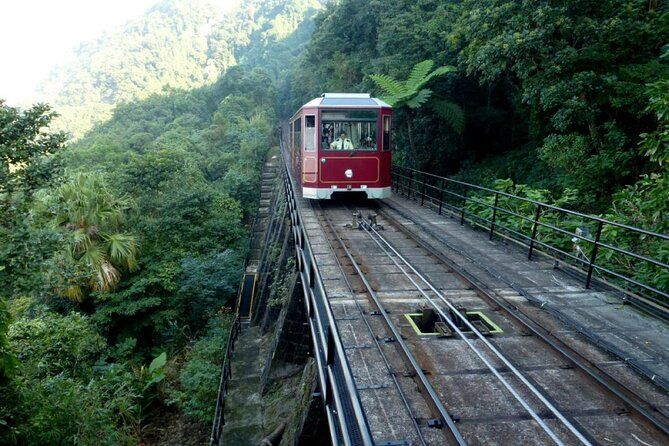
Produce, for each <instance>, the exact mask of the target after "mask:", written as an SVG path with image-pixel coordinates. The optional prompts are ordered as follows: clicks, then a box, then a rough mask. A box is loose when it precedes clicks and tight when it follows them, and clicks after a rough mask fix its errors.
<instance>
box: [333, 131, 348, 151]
mask: <svg viewBox="0 0 669 446" xmlns="http://www.w3.org/2000/svg"><path fill="white" fill-rule="evenodd" d="M330 149H332V150H353V143H352V142H351V140H350V139H348V135H346V132H341V133H340V134H339V138H337V139H336V140H335V141H333V142H332V144H330Z"/></svg>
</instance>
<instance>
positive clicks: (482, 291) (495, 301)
mask: <svg viewBox="0 0 669 446" xmlns="http://www.w3.org/2000/svg"><path fill="white" fill-rule="evenodd" d="M384 206H385V207H389V208H390V209H392V210H393V211H395V212H397V213H398V214H400V215H402V216H403V217H405V218H409V216H408V215H407V214H406V213H405V212H403V211H402V210H400V209H398V208H396V207H394V206H391V205H389V204H388V203H384ZM376 211H377V212H380V214H381V215H383V216H385V217H386V218H387V219H388V220H389V221H390V220H392V219H393V218H392V217H391V216H389V215H388V214H387V213H386V212H385V211H383V210H381V209H376ZM413 222H414V223H415V224H416V225H418V227H421V226H422V223H421V222H419V221H417V220H416V217H415V216H414V217H413ZM397 229H398V230H400V231H401V232H402V233H404V234H405V235H407V236H408V237H409V238H410V239H411V240H413V241H415V242H416V243H418V244H419V246H421V247H423V248H424V249H425V250H427V251H429V252H430V253H431V254H432V255H434V256H435V257H436V258H437V259H439V260H441V261H443V262H444V263H445V264H446V265H447V266H448V267H449V268H450V269H451V271H452V272H453V273H454V274H456V275H457V276H459V277H460V278H461V279H462V280H464V281H465V283H467V285H469V286H471V287H472V288H474V290H475V291H476V292H477V294H478V295H479V296H480V297H482V298H483V299H484V300H486V301H487V302H488V303H489V304H490V305H493V306H498V307H500V308H501V309H502V310H504V311H505V313H506V314H507V315H509V316H510V317H511V318H513V319H514V320H515V321H516V322H518V323H519V324H520V325H521V326H522V327H524V328H525V329H527V330H529V332H530V333H532V334H533V335H536V336H537V337H539V339H541V340H542V341H543V342H545V343H546V344H547V345H548V346H549V347H551V348H552V349H554V350H555V351H556V352H558V353H560V354H561V355H563V356H564V357H565V358H566V359H567V360H568V361H569V362H571V363H572V364H574V365H576V366H577V367H578V368H579V369H580V370H581V371H583V372H584V373H586V374H587V375H589V376H590V377H592V378H593V379H594V380H596V381H597V382H598V383H599V384H600V385H602V386H603V387H604V389H605V390H606V391H608V392H610V393H612V394H613V395H615V396H616V397H618V398H619V399H620V400H621V401H622V402H624V403H625V404H627V405H628V406H629V407H631V408H632V409H634V410H635V411H636V412H637V413H638V414H640V415H641V416H642V417H643V418H645V419H646V420H648V421H649V422H650V423H651V424H653V425H654V426H655V427H657V428H658V429H659V430H661V431H662V432H663V433H664V434H665V435H669V423H667V421H663V420H667V418H668V417H667V416H665V415H664V414H662V413H661V412H658V411H657V409H655V408H654V406H653V405H652V404H651V403H649V402H648V401H646V400H644V398H642V397H641V396H639V395H638V394H637V393H636V392H634V391H633V390H631V389H629V388H628V387H627V386H625V385H624V384H621V383H620V382H618V381H617V380H616V379H615V378H613V377H612V376H611V375H609V374H608V373H607V372H606V371H605V370H602V369H601V368H599V367H598V366H597V365H596V364H594V363H592V361H590V360H589V359H588V358H586V357H585V356H583V354H581V353H580V352H578V351H576V350H574V349H573V348H571V347H569V346H568V345H566V344H565V343H564V341H562V340H560V339H559V338H556V337H555V336H554V335H553V334H551V333H550V332H549V331H547V330H546V329H545V328H543V327H542V326H541V325H539V324H538V323H537V322H535V321H534V320H533V319H532V318H531V317H530V316H528V315H527V314H526V313H525V312H523V311H522V310H521V309H519V308H518V307H517V306H516V305H515V304H513V303H511V302H509V301H508V300H507V299H506V298H504V297H503V296H500V295H499V294H497V293H495V295H493V294H492V293H493V292H492V291H488V290H487V287H485V288H484V286H483V285H481V284H480V283H477V282H478V280H476V279H475V278H474V277H473V276H472V274H471V273H469V272H468V271H467V270H465V269H464V268H463V267H461V266H459V265H457V264H456V263H455V262H454V261H453V260H451V259H449V258H448V257H446V256H445V255H443V254H441V253H439V252H434V250H433V249H432V248H431V247H429V246H428V245H427V243H426V242H425V241H423V240H421V239H420V238H418V237H417V236H416V235H415V234H413V233H412V232H411V231H410V230H409V229H407V228H405V227H404V226H401V225H398V226H397ZM422 229H423V230H426V231H427V233H428V234H429V235H430V236H431V237H434V238H435V239H437V240H439V241H440V242H441V243H443V244H444V245H445V246H446V247H447V248H448V249H450V250H452V251H453V252H456V253H457V254H459V255H462V256H463V257H465V258H467V259H468V260H469V261H471V262H472V263H473V264H475V265H477V266H478V267H479V268H481V269H482V270H483V271H485V272H486V273H488V274H490V276H491V277H494V278H495V279H497V280H500V281H501V282H503V283H506V284H507V285H508V286H509V287H510V288H511V289H513V290H514V291H516V292H518V294H520V295H521V296H524V297H525V298H526V299H527V300H528V301H529V302H532V303H535V304H538V305H541V308H542V309H544V310H547V311H549V314H551V315H553V316H554V317H556V318H558V319H560V320H563V319H564V315H561V314H559V313H558V314H556V313H555V312H554V311H552V310H551V309H550V306H546V305H544V304H545V302H542V301H540V300H538V299H537V298H536V297H534V296H532V295H531V294H529V293H528V292H527V291H525V289H523V288H522V287H521V286H519V285H517V284H516V283H514V282H513V281H510V280H508V279H507V278H506V277H505V276H504V275H502V274H500V273H499V272H498V271H496V270H494V269H493V268H491V267H490V266H488V265H485V264H483V263H481V262H480V261H478V260H477V259H475V258H474V257H472V256H471V255H469V254H468V253H466V252H463V251H461V250H459V249H457V248H456V247H454V246H453V245H452V244H451V243H449V242H448V241H446V240H443V239H442V238H441V237H439V236H438V235H436V234H434V233H433V232H432V231H430V230H429V229H427V228H422ZM567 323H572V324H573V321H571V322H569V321H568V322H567ZM575 327H576V329H577V330H578V331H579V332H580V333H582V334H584V335H586V336H587V337H588V338H589V339H590V340H591V341H592V342H594V343H596V344H597V345H601V341H598V340H597V339H592V338H591V337H590V336H588V333H587V332H584V330H583V328H579V327H578V326H577V325H575ZM604 348H605V349H606V350H607V351H609V352H610V353H612V354H614V355H616V356H618V357H619V358H621V359H623V360H624V361H625V362H626V363H627V364H629V365H630V366H632V367H634V368H636V369H637V370H638V371H639V372H641V373H643V374H645V375H646V376H648V377H649V379H650V378H651V376H652V374H649V372H648V371H647V370H640V369H639V365H638V364H636V363H634V362H631V361H630V359H629V358H627V359H625V357H624V355H623V354H622V353H621V352H616V351H613V350H611V348H610V347H607V346H604ZM651 380H652V379H651ZM658 386H660V387H662V388H663V389H664V390H667V386H666V385H661V384H660V383H658ZM658 415H659V416H661V417H662V418H663V419H660V418H658Z"/></svg>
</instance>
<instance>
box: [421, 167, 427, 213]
mask: <svg viewBox="0 0 669 446" xmlns="http://www.w3.org/2000/svg"><path fill="white" fill-rule="evenodd" d="M426 187H427V179H426V177H425V173H423V190H422V191H421V194H420V205H421V206H422V205H423V204H424V203H425V188H426Z"/></svg>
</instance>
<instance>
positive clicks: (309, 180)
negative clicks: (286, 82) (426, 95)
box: [288, 93, 393, 199]
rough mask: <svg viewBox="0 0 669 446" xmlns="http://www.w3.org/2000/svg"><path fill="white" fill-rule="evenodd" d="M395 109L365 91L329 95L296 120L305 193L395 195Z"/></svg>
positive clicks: (296, 163)
mask: <svg viewBox="0 0 669 446" xmlns="http://www.w3.org/2000/svg"><path fill="white" fill-rule="evenodd" d="M392 115H393V110H392V108H391V107H390V105H388V104H386V103H385V102H383V101H381V100H379V99H377V98H372V97H371V96H370V95H369V94H360V93H325V94H323V95H322V96H321V97H320V98H316V99H313V100H312V101H309V102H308V103H306V104H304V105H303V106H302V108H300V109H299V110H298V111H297V113H295V115H293V117H292V118H291V119H290V140H289V141H288V142H289V147H290V151H291V153H290V156H291V161H292V166H291V167H292V169H293V173H294V176H295V178H296V179H298V181H299V182H300V185H301V187H302V196H303V197H304V198H311V199H330V198H332V194H334V193H339V192H344V193H347V192H364V193H365V194H367V198H385V197H389V196H390V182H391V150H390V149H391V144H392V141H391V131H390V130H391V126H392Z"/></svg>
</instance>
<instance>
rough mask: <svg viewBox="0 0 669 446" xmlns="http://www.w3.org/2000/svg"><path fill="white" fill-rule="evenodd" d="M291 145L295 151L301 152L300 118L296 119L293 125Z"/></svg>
mask: <svg viewBox="0 0 669 446" xmlns="http://www.w3.org/2000/svg"><path fill="white" fill-rule="evenodd" d="M293 144H295V150H297V151H300V150H302V118H300V119H296V120H295V122H294V123H293Z"/></svg>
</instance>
